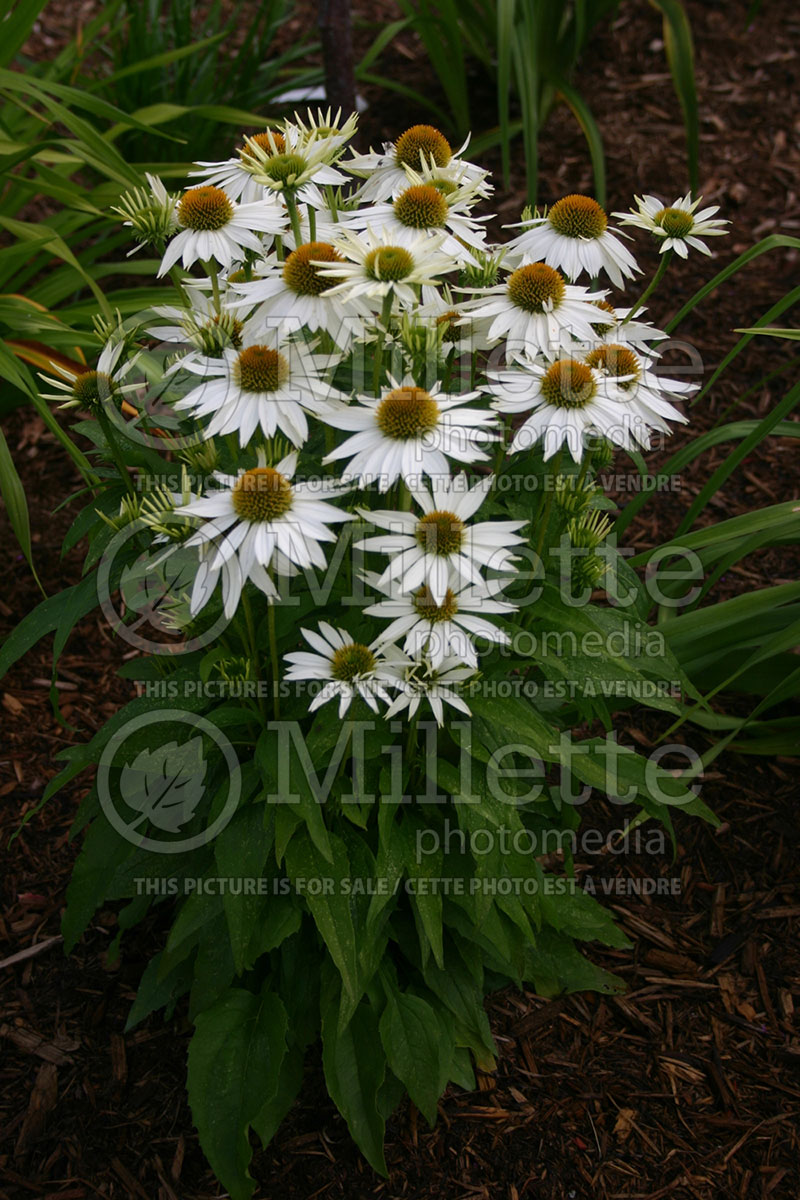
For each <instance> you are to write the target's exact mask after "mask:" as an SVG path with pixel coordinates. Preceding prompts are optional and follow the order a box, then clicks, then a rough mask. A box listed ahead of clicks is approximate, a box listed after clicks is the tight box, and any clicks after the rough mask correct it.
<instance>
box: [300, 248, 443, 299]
mask: <svg viewBox="0 0 800 1200" xmlns="http://www.w3.org/2000/svg"><path fill="white" fill-rule="evenodd" d="M333 245H334V247H335V249H336V250H337V252H338V253H339V254H340V255H341V256H342V257H343V258H344V259H345V260H346V261H345V262H344V263H339V262H336V263H326V262H324V261H320V262H318V263H317V266H319V267H320V274H321V275H322V276H324V277H328V278H330V281H331V285H332V286H331V289H330V294H332V295H341V296H343V297H345V298H347V299H350V300H358V299H360V298H361V297H363V298H365V299H367V300H372V301H375V302H376V303H377V304H378V305H379V304H380V303H381V302H382V301H383V300H384V298H385V297H386V296H387V295H388V294H389V293H392V295H393V297H394V298H395V299H396V300H397V301H398V303H399V304H401V305H403V306H405V307H410V306H413V305H415V304H416V303H417V293H416V290H415V289H416V288H417V287H421V288H422V289H423V297H424V299H426V300H428V299H430V297H431V295H432V292H433V289H434V287H436V285H437V284H439V283H440V282H441V279H440V277H441V276H442V275H446V274H448V272H450V271H453V270H454V269H455V263H454V262H453V260H452V258H451V257H450V255H448V254H444V253H443V252H442V238H441V237H428V236H427V234H424V233H418V234H417V235H416V236H415V237H413V238H408V239H406V240H405V242H404V244H403V245H400V244H399V243H397V242H393V241H392V239H391V237H389V236H388V235H387V234H383V233H376V232H374V231H373V230H371V229H367V230H366V231H365V232H364V233H353V232H352V231H351V230H349V229H342V230H341V232H340V233H338V234H337V237H336V239H335V241H334V242H333Z"/></svg>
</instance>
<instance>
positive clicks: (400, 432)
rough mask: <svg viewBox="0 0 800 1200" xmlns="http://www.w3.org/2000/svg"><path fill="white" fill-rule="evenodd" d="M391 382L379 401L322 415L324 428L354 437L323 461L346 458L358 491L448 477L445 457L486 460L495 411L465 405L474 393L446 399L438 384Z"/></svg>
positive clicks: (368, 399)
mask: <svg viewBox="0 0 800 1200" xmlns="http://www.w3.org/2000/svg"><path fill="white" fill-rule="evenodd" d="M389 382H390V384H391V390H390V391H388V392H386V393H385V394H384V395H383V396H382V397H378V398H376V397H371V396H362V397H360V398H359V400H360V402H359V403H358V404H351V405H350V406H349V407H348V408H343V409H337V410H335V411H332V412H326V413H321V414H320V419H321V420H322V421H324V422H325V424H327V425H332V426H333V427H334V428H335V429H345V430H347V431H348V432H351V433H352V434H353V436H352V437H349V438H348V439H347V441H345V442H343V443H342V445H341V446H337V448H336V449H335V450H333V451H332V452H331V453H330V454H328V455H327V457H326V458H324V459H323V462H324V463H326V464H327V463H330V462H336V461H337V460H339V459H342V458H349V459H350V461H349V463H348V464H347V466H346V468H345V470H344V472H343V478H344V479H347V480H353V481H354V482H357V483H358V484H359V486H360V487H367V486H368V485H369V484H371V483H377V485H378V491H380V492H385V491H386V490H387V489H388V488H389V487H391V485H392V484H393V483H395V481H396V480H398V479H402V480H403V481H404V482H405V483H407V484H408V485H409V486H417V485H418V484H420V483H421V481H422V477H423V475H427V476H428V477H429V478H431V479H434V478H436V477H437V476H449V475H450V466H449V464H448V461H447V459H448V457H450V458H454V459H456V461H457V462H462V463H474V462H484V461H486V458H487V455H486V453H485V451H484V449H483V447H484V446H486V445H487V444H488V443H490V442H496V441H497V440H498V438H499V434H497V433H495V432H494V428H496V423H497V418H496V415H495V414H494V413H493V412H490V411H487V410H486V409H479V408H470V407H468V406H469V404H470V402H471V401H472V400H475V399H477V398H478V396H479V393H478V392H467V393H463V394H461V395H456V396H446V395H442V394H441V392H440V390H439V389H440V387H441V384H439V383H438V382H437V383H436V384H434V385H433V387H432V388H431V390H430V391H426V389H425V388H421V387H417V386H416V384H415V383H414V382H413V380H412V379H410V378H407V379H405V380H404V381H403V382H402V383H397V382H396V381H395V380H394V379H391V378H390V380H389Z"/></svg>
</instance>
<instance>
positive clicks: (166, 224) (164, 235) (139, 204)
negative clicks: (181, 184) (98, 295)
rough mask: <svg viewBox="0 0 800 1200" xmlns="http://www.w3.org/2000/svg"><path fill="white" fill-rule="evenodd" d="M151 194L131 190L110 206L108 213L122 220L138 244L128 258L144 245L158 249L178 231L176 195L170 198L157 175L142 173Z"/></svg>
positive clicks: (143, 190)
mask: <svg viewBox="0 0 800 1200" xmlns="http://www.w3.org/2000/svg"><path fill="white" fill-rule="evenodd" d="M145 179H146V180H147V183H148V186H149V188H150V191H149V192H148V191H146V190H145V189H144V188H138V187H137V188H133V189H132V191H130V192H123V194H122V195H121V196H120V198H119V204H118V205H112V206H111V211H112V212H115V213H118V214H119V215H120V216H121V217H124V218H125V219H124V220H123V222H122V223H123V225H127V226H129V227H130V228H131V229H133V230H134V232H135V234H136V236H137V238H139V241H138V242H137V244H136V245H135V246H134V247H133V249H132V250H129V251H128V257H129V258H130V256H131V255H132V254H136V252H137V251H138V250H141V249H142V248H143V247H144V246H155V247H157V248H158V249H159V250H160V249H162V248H163V245H164V243H165V242H166V240H167V239H168V238H170V237H172V234H173V233H174V232H175V230H176V229H177V228H178V218H177V216H176V215H175V205H176V203H177V201H178V197H177V196H172V195H170V193H169V192H168V191H167V189H166V187H165V186H164V184H163V183H162V181H161V180H160V179H159V178H158V176H157V175H150V174H148V172H147V171H145Z"/></svg>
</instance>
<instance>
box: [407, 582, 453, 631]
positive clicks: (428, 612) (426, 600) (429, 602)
mask: <svg viewBox="0 0 800 1200" xmlns="http://www.w3.org/2000/svg"><path fill="white" fill-rule="evenodd" d="M412 603H413V605H414V608H415V609H416V611H417V612H418V613H419V615H420V616H421V617H422V618H423V619H424V620H426V621H431V622H432V623H433V624H434V625H438V623H439V622H440V621H452V619H453V617H454V616H455V615H456V613H457V612H458V601H457V600H456V598H455V596H454V595H453V593H452V592H451V590H450V588H448V589H447V591H446V592H445V596H444V600H443V601H442V603H441V604H437V603H436V601H435V600H434V598H433V595H432V594H431V591H430V588H428V587H427V585H423V586H422V587H421V588H420V589H419V591H417V592H415V593H414V598H413V600H412Z"/></svg>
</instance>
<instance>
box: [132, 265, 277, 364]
mask: <svg viewBox="0 0 800 1200" xmlns="http://www.w3.org/2000/svg"><path fill="white" fill-rule="evenodd" d="M207 282H208V281H207V280H192V281H191V285H190V286H187V287H186V289H185V291H186V293H187V298H188V301H189V303H188V305H187V306H186V307H185V308H179V307H177V305H172V304H165V305H158V306H157V307H155V308H153V310H152V311H153V313H154V314H155V315H156V316H157V317H161V318H162V319H163V320H165V321H167V322H169V324H166V325H151V326H148V328H147V333H148V335H149V336H150V337H152V338H157V339H158V340H159V341H160V342H174V343H175V344H177V345H182V346H189V347H191V349H190V350H188V351H187V353H188V354H191V355H192V357H193V358H197V357H198V355H208V356H209V357H214V356H216V355H220V354H221V353H222V351H223V350H226V349H230V350H241V348H242V346H243V345H244V344H245V343H248V342H254V341H255V340H256V338H255V326H254V325H253V323H252V322H251V321H242V320H240V319H239V317H237V316H236V315H235V314H234V313H232V312H230V311H228V309H227V307H226V305H225V293H224V292H223V301H222V307H221V310H220V311H219V312H218V311H217V307H216V305H215V304H214V301H213V298H212V296H211V295H210V294H209V292H208V290H207V289H206V288H205V286H203V285H205V284H206V283H207ZM198 285H199V286H198ZM228 294H229V293H228ZM179 365H185V358H183V359H182V360H181V363H180V364H178V363H176V364H175V365H174V366H173V367H171V368H170V370H171V371H174V370H177V368H178V366H179Z"/></svg>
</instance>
